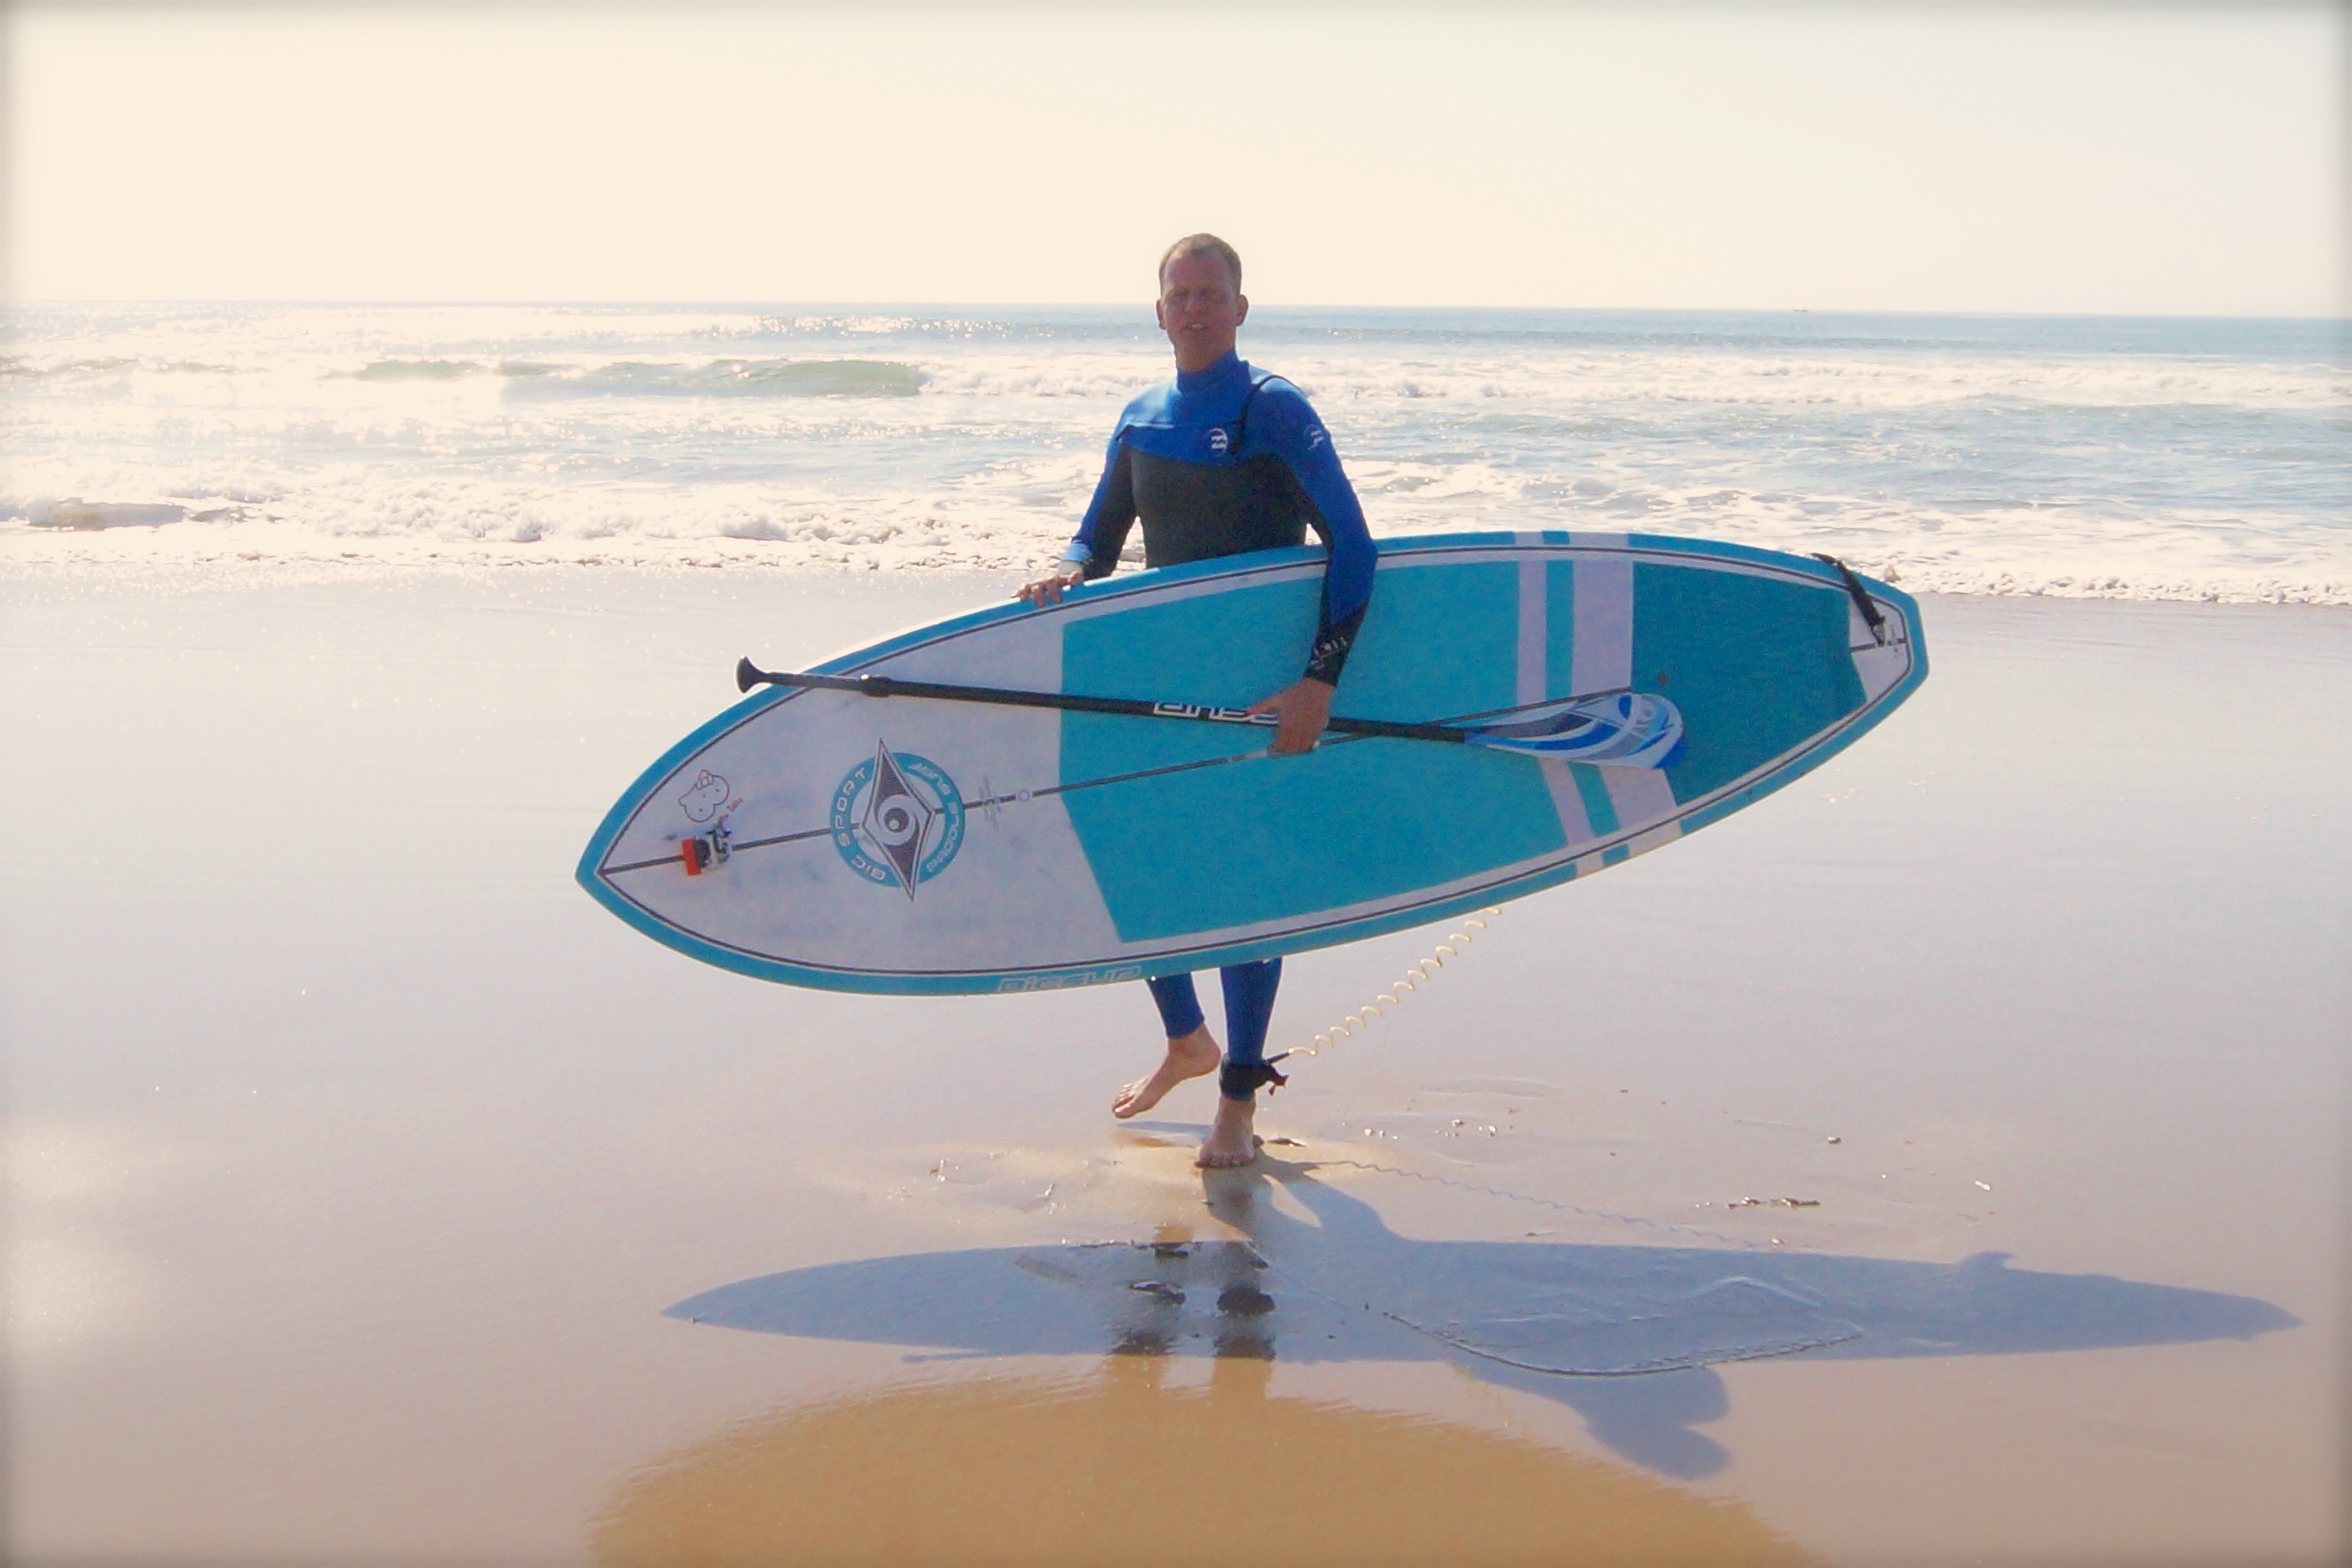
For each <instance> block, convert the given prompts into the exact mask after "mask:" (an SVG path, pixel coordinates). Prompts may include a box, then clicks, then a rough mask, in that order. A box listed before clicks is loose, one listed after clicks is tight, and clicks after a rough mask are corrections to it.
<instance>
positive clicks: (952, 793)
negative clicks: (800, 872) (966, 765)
mask: <svg viewBox="0 0 2352 1568" xmlns="http://www.w3.org/2000/svg"><path fill="white" fill-rule="evenodd" d="M832 825H833V847H834V848H835V850H837V851H839V852H840V855H841V858H842V859H843V861H845V863H846V864H847V865H848V867H849V868H850V869H851V870H853V871H855V872H856V873H857V874H858V876H860V877H862V878H864V879H866V881H868V882H871V883H872V884H874V885H875V886H876V887H877V888H903V889H906V893H907V897H908V900H909V901H911V900H913V899H914V897H915V889H917V888H918V887H919V886H920V885H922V884H923V883H925V882H928V881H929V880H930V879H932V878H934V877H936V876H938V875H939V874H940V872H942V871H944V870H946V869H947V868H948V862H949V861H950V860H952V859H954V858H955V857H956V851H957V850H958V849H961V847H963V795H962V794H961V791H959V790H958V789H957V788H956V782H955V780H953V779H951V778H950V777H949V776H948V775H947V773H946V771H945V770H944V769H942V768H941V767H940V765H939V764H938V763H934V762H932V761H931V760H930V759H929V757H919V756H916V755H915V754H914V753H913V752H907V753H906V754H904V755H899V754H898V753H895V752H892V751H891V750H890V748H889V747H888V746H887V745H880V744H877V746H876V747H875V748H874V755H873V757H872V758H871V759H870V760H868V761H866V762H863V763H858V764H857V765H856V767H854V768H852V769H850V770H849V772H848V773H846V774H845V775H844V776H843V778H842V781H841V783H840V784H839V785H837V786H836V787H835V790H834V792H833V812H832Z"/></svg>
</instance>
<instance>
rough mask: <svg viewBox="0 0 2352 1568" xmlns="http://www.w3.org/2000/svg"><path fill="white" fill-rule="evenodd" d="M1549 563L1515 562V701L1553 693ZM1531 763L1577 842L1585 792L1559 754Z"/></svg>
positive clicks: (1583, 830)
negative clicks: (1548, 686) (1550, 687)
mask: <svg viewBox="0 0 2352 1568" xmlns="http://www.w3.org/2000/svg"><path fill="white" fill-rule="evenodd" d="M1541 538H1542V536H1541V535H1539V534H1538V535H1528V534H1521V535H1520V536H1519V542H1521V543H1523V544H1524V543H1531V542H1540V541H1541ZM1550 620H1551V566H1550V563H1549V562H1548V561H1545V560H1543V559H1542V558H1540V557H1538V558H1537V559H1535V560H1532V561H1522V562H1520V563H1519V679H1518V687H1517V696H1516V698H1515V699H1514V700H1516V701H1518V702H1520V703H1528V702H1541V701H1542V700H1544V699H1545V698H1547V697H1549V696H1550V695H1552V694H1551V693H1550V692H1549V691H1548V690H1546V689H1545V686H1546V676H1547V672H1548V668H1549V660H1548V658H1547V653H1548V650H1549V644H1550V641H1551V627H1550ZM1536 766H1537V767H1538V769H1540V770H1541V772H1542V773H1543V781H1544V788H1545V789H1547V790H1549V791H1550V792H1551V806H1552V810H1553V811H1555V812H1556V813H1558V814H1559V830H1560V833H1561V834H1562V836H1564V837H1566V838H1567V840H1568V842H1570V844H1581V843H1583V842H1585V841H1586V840H1587V839H1589V838H1591V837H1592V822H1591V818H1590V817H1588V816H1585V814H1584V797H1583V796H1582V795H1579V794H1577V792H1576V780H1575V779H1574V778H1573V777H1571V776H1570V773H1569V771H1568V764H1567V763H1564V762H1562V761H1560V759H1559V758H1558V757H1542V758H1538V760H1537V763H1536Z"/></svg>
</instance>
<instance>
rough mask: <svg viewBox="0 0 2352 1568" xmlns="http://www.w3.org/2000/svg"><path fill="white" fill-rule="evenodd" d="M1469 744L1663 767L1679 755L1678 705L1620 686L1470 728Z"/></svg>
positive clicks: (1629, 765)
mask: <svg viewBox="0 0 2352 1568" xmlns="http://www.w3.org/2000/svg"><path fill="white" fill-rule="evenodd" d="M1468 739H1469V742H1470V743H1471V744H1472V745H1474V746H1493V747H1495V748H1496V750H1498V751H1505V752H1526V753H1527V754H1528V755H1529V756H1537V757H1558V758H1559V759H1560V760H1561V761H1563V762H1570V763H1606V764H1608V765H1609V766H1611V767H1619V768H1663V767H1669V766H1671V765H1673V763H1674V761H1675V757H1677V756H1678V755H1680V754H1681V752H1682V744H1683V716H1682V711H1681V710H1679V709H1677V708H1676V707H1675V705H1674V704H1673V703H1672V702H1670V701H1668V700H1666V699H1664V698H1663V697H1653V696H1651V695H1649V694H1648V693H1646V692H1641V691H1620V692H1615V693H1612V695H1610V696H1607V697H1585V698H1570V699H1567V700H1562V701H1559V702H1553V703H1549V704H1546V705H1545V706H1543V707H1541V708H1535V709H1530V710H1528V711H1527V712H1525V713H1521V714H1517V715H1514V716H1513V717H1512V718H1510V719H1509V720H1507V721H1502V722H1497V723H1487V724H1481V725H1479V726H1478V727H1477V728H1476V729H1475V730H1473V731H1471V732H1470V734H1469V736H1468Z"/></svg>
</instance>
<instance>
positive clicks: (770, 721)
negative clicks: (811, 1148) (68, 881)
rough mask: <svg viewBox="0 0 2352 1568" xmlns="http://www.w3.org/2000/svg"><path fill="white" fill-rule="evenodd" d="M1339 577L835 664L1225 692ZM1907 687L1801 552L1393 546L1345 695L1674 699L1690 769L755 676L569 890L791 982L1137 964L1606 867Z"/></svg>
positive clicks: (1031, 625)
mask: <svg viewBox="0 0 2352 1568" xmlns="http://www.w3.org/2000/svg"><path fill="white" fill-rule="evenodd" d="M1323 565H1324V556H1323V553H1322V552H1321V551H1319V550H1316V549H1312V548H1307V549H1297V550H1280V551H1268V552H1262V553H1258V554H1252V555H1244V556H1232V557H1227V558H1225V559H1223V560H1219V561H1213V562H1204V563H1199V564H1197V565H1192V566H1183V567H1176V568H1172V569H1167V570H1161V571H1146V572H1139V573H1135V574H1120V575H1118V576H1115V577H1110V578H1107V579H1105V580H1103V581H1102V582H1100V583H1097V584H1090V585H1087V586H1085V587H1082V588H1079V589H1077V590H1076V591H1074V592H1072V593H1071V594H1069V595H1067V596H1066V597H1065V598H1064V599H1063V601H1062V603H1061V604H1060V605H1055V606H1054V607H1052V608H1048V609H1042V610H1040V609H1033V608H1030V607H1028V606H1026V605H1017V604H1008V605H1000V606H996V607H992V608H990V609H986V610H982V611H979V612H976V613H974V614H971V615H966V616H957V617H955V618H953V619H951V620H946V621H941V622H939V623H937V624H935V625H931V626H920V627H918V628H916V629H915V630H912V631H909V632H906V633H902V634H901V635H899V636H898V637H891V638H889V639H887V641H884V642H880V643H877V644H875V645H874V646H872V647H865V648H860V649H857V650H856V651H854V652H851V653H846V654H844V655H842V656H840V657H839V658H835V659H832V660H829V661H828V662H826V663H825V664H824V665H821V666H819V667H818V672H819V673H824V674H836V675H855V674H880V675H887V676H891V677H894V678H896V679H902V680H926V681H937V682H950V683H957V684H963V685H971V686H989V687H998V688H1012V689H1021V690H1029V691H1045V692H1068V693H1078V694H1084V695H1089V696H1102V697H1129V698H1148V699H1151V700H1157V701H1163V702H1171V703H1182V704H1191V705H1197V706H1201V707H1206V708H1220V707H1223V708H1231V707H1241V706H1244V705H1246V704H1248V703H1250V702H1254V701H1255V700H1258V699H1259V698H1261V697H1264V696H1265V695H1267V694H1268V693H1270V692H1273V691H1276V690H1278V689H1281V688H1282V687H1285V686H1286V685H1288V684H1289V683H1290V682H1291V681H1293V680H1295V679H1297V675H1298V667H1299V663H1300V660H1301V658H1302V650H1304V649H1305V648H1306V647H1307V643H1308V641H1309V640H1310V639H1311V637H1312V636H1313V634H1314V630H1315V626H1316V618H1317V611H1318V605H1319V596H1320V594H1321V591H1322V583H1323ZM1864 605H1868V606H1869V610H1870V612H1871V614H1870V615H1866V614H1865V613H1864ZM1872 616H1875V619H1876V623H1877V624H1876V625H1874V624H1873V619H1872ZM1926 678H1927V652H1926V648H1925V647H1924V645H1923V643H1922V642H1921V639H1920V634H1919V620H1918V608H1917V606H1916V605H1915V604H1914V603H1913V602H1912V600H1911V598H1910V596H1909V595H1906V594H1903V593H1901V592H1899V591H1897V590H1895V589H1894V588H1890V587H1888V586H1886V585H1885V584H1880V583H1876V582H1873V581H1871V580H1869V579H1867V578H1861V579H1854V580H1853V582H1852V584H1849V582H1848V579H1847V578H1846V577H1845V576H1844V575H1843V574H1842V572H1841V569H1840V568H1838V567H1836V566H1835V565H1833V564H1832V563H1825V562H1822V561H1818V560H1809V559H1806V558H1803V557H1800V556H1793V555H1783V554H1778V553H1775V552H1769V551H1760V550H1751V549H1747V548H1744V547H1742V546H1738V545H1731V544H1717V543H1708V542H1701V541H1696V540H1686V539H1669V538H1664V537H1656V536H1651V535H1645V534H1589V533H1574V534H1571V533H1562V532H1544V533H1534V532H1529V533H1513V534H1455V535H1438V536H1428V537H1421V538H1411V539H1391V540H1385V541H1382V542H1381V562H1380V572H1379V576H1378V579H1377V585H1376V587H1375V589H1374V591H1373V595H1372V604H1371V609H1370V613H1369V614H1368V615H1367V616H1366V617H1365V620H1364V626H1363V629H1362V632H1361V634H1360V637H1359V638H1358V640H1357V643H1356V647H1355V651H1354V653H1353V655H1352V656H1351V658H1349V663H1348V668H1347V674H1346V677H1345V679H1343V680H1342V681H1341V683H1340V686H1339V692H1338V696H1337V699H1336V700H1335V701H1334V703H1333V711H1334V712H1335V713H1339V714H1343V715H1346V716H1348V717H1351V718H1362V719H1381V720H1393V721H1416V722H1417V721H1451V720H1460V719H1464V718H1466V717H1469V716H1472V715H1481V714H1490V713H1496V712H1499V711H1504V710H1510V709H1513V708H1520V707H1527V706H1529V705H1532V704H1537V703H1541V702H1545V701H1548V700H1556V699H1560V698H1567V697H1572V696H1580V695H1586V694H1598V693H1605V692H1614V691H1621V690H1627V689H1630V690H1633V691H1636V692H1643V693H1648V694H1652V695H1655V696H1660V697H1664V698H1667V699H1669V700H1671V701H1672V702H1673V703H1674V704H1675V707H1676V708H1677V709H1678V710H1679V711H1680V713H1681V716H1682V722H1683V726H1684V733H1683V744H1682V747H1681V750H1680V751H1679V752H1678V753H1676V754H1675V757H1674V759H1673V760H1672V762H1671V763H1670V764H1669V765H1667V766H1664V767H1657V768H1643V767H1625V766H1612V765H1605V764H1595V763H1574V762H1566V761H1562V760H1560V759H1558V758H1553V757H1536V756H1528V755H1521V754H1515V753H1512V752H1502V751H1496V750H1489V749H1486V748H1483V747H1476V746H1463V745H1443V744H1437V743H1433V742H1428V741H1414V740H1391V739H1385V738H1379V739H1355V738H1339V737H1333V738H1330V739H1327V740H1326V741H1325V742H1323V743H1322V744H1321V745H1320V746H1318V748H1317V749H1316V750H1315V751H1314V752H1310V753H1308V754H1307V755H1304V756H1297V757H1269V756H1267V755H1266V754H1265V745H1266V742H1267V741H1268V739H1269V738H1270V736H1269V732H1268V731H1265V730H1264V729H1259V728H1255V727H1251V726H1245V725H1234V724H1219V723H1188V722H1180V721H1170V720H1163V719H1153V718H1143V717H1134V716H1129V715H1119V714H1104V713H1089V712H1057V711H1053V710H1041V709H1029V708H1010V707H1002V706H979V705H974V704H968V703H962V702H952V701H943V700H933V699H928V698H913V697H892V698H884V699H877V698H873V697H868V696H864V695H860V694H857V693H853V692H845V691H839V690H811V689H784V688H772V689H764V690H762V691H761V692H759V693H758V694H756V695H754V696H752V697H750V698H748V699H746V700H743V701H741V702H740V703H738V704H736V705H735V706H734V707H733V708H731V709H730V710H728V711H726V712H724V713H722V714H720V715H719V717H718V718H716V719H714V720H712V721H710V722H709V723H708V724H706V725H704V726H703V727H702V728H701V729H699V730H698V731H695V732H694V733H693V734H691V735H689V736H688V737H687V738H686V739H685V740H684V741H682V742H679V743H678V744H677V745H676V746H675V747H673V748H671V749H670V751H669V752H667V754H666V755H664V756H663V757H662V758H661V760H660V761H658V762H656V763H654V765H653V766H652V767H650V768H648V769H647V770H646V773H645V774H644V775H643V776H642V777H640V778H639V779H638V780H637V782H636V783H635V784H634V785H632V786H631V788H630V789H629V791H628V793H627V794H625V795H623V796H622V797H621V799H620V801H619V802H618V804H616V805H614V807H613V809H612V810H611V812H609V813H608V814H607V815H606V816H605V818H604V823H603V825H602V826H599V827H598V829H597V830H596V834H595V837H593V839H592V840H591V841H590V843H589V845H588V848H587V852H586V853H585V854H584V855H583V857H582V858H581V862H580V870H579V877H580V881H581V883H582V884H583V886H584V887H585V888H586V889H588V891H589V892H590V893H591V894H592V895H593V896H594V897H595V899H596V900H598V901H599V902H600V903H602V904H604V907H605V908H607V909H609V910H612V911H613V912H614V914H616V915H618V916H620V918H621V919H623V920H624V921H627V922H628V923H629V924H631V925H633V926H635V928H636V929H637V930H639V931H643V932H645V933H646V935H648V936H650V937H652V938H654V939H655V940H656V941H657V942H666V943H667V944H669V945H670V946H672V947H675V948H677V949H678V950H679V951H680V952H687V953H690V954H692V955H693V956H694V957H696V958H699V959H702V960H704V961H706V962H708V963H715V964H719V965H720V966H721V967H724V968H728V969H732V970H736V971H739V972H740V973H745V974H753V975H758V976H761V978H764V979H770V980H780V981H785V982H789V983H791V984H800V985H814V986H820V987H824V988H827V989H832V990H843V991H875V992H901V993H959V992H965V993H969V992H1020V991H1035V990H1048V989H1054V988H1057V987H1061V986H1066V985H1085V984H1098V983H1101V982H1106V981H1117V980H1132V979H1139V978H1141V977H1143V976H1145V975H1151V974H1162V973H1175V972H1177V971H1181V970H1191V969H1203V968H1209V967H1213V966H1214V965H1218V964H1223V963H1238V962H1243V961H1246V960H1251V959H1258V958H1265V957H1270V956H1273V955H1275V954H1278V953H1287V952H1302V951H1305V950H1307V949H1310V948H1318V947H1328V946H1331V945H1334V944H1336V943H1339V942H1354V941H1356V940H1358V939H1360V938H1362V937H1367V936H1372V935H1376V934H1378V933H1380V932H1382V931H1396V930H1400V929H1402V928H1404V927H1408V926H1414V925H1420V924H1423V923H1425V922H1428V921H1440V920H1445V919H1448V918H1450V917H1452V916H1453V915H1454V914H1457V913H1459V912H1461V911H1463V910H1470V909H1475V908H1477V907H1479V906H1481V905H1485V904H1490V903H1495V902H1497V901H1499V900H1505V899H1514V898H1518V897H1520V896H1522V895H1524V894H1528V893H1532V892H1536V891H1538V890H1539V889H1544V888H1549V887H1551V886H1554V885H1556V884H1558V883H1560V882H1565V881H1568V880H1570V879H1573V878H1577V877H1581V876H1589V875H1591V874H1592V873H1593V872H1595V871H1599V870H1601V869H1602V868H1606V867H1609V866H1613V865H1615V864H1617V863H1618V862H1619V861H1622V860H1623V859H1625V858H1628V857H1630V856H1633V855H1638V854H1641V853H1643V852H1644V851H1646V850H1650V849H1654V848H1656V847H1659V846H1660V845H1663V844H1669V843H1672V842H1673V841H1674V840H1675V839H1677V838H1679V837H1683V836H1684V835H1685V834H1688V833H1691V832H1694V831H1696V829H1698V828H1700V827H1704V826H1706V825H1707V824H1708V823H1710V822H1713V821H1715V820H1716V819H1717V818H1718V817H1721V816H1725V815H1727V813H1730V812H1733V811H1737V810H1738V809H1739V808H1740V807H1741V806H1744V805H1748V804H1750V803H1751V802H1754V801H1756V800H1759V799H1761V798H1762V797H1763V796H1765V795H1769V794H1770V793H1771V792H1772V791H1774V790H1776V789H1779V788H1780V787H1781V786H1782V785H1783V784H1789V783H1790V782H1791V781H1793V780H1795V779H1797V778H1799V777H1801V776H1802V775H1803V774H1804V773H1807V772H1809V771H1810V770H1811V769H1813V768H1815V767H1818V766H1820V765H1821V764H1822V763H1823V762H1826V761H1827V760H1828V759H1829V758H1831V757H1832V756H1834V755H1836V754H1837V752H1840V751H1842V750H1843V748H1845V747H1846V746H1848V745H1851V744H1852V743H1853V742H1854V741H1855V740H1856V739H1857V738H1858V737H1860V736H1861V735H1862V734H1863V733H1864V732H1865V731H1868V730H1869V729H1870V728H1871V726H1873V725H1874V724H1875V723H1877V722H1878V721H1880V720H1881V719H1883V718H1885V716H1886V714H1887V713H1888V712H1890V711H1891V710H1893V709H1894V708H1895V705H1896V704H1898V703H1900V702H1901V701H1902V700H1904V699H1905V698H1906V697H1907V696H1908V695H1910V693H1911V691H1912V690H1913V689H1915V688H1916V687H1917V685H1918V684H1919V682H1920V681H1921V680H1923V679H1926Z"/></svg>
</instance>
